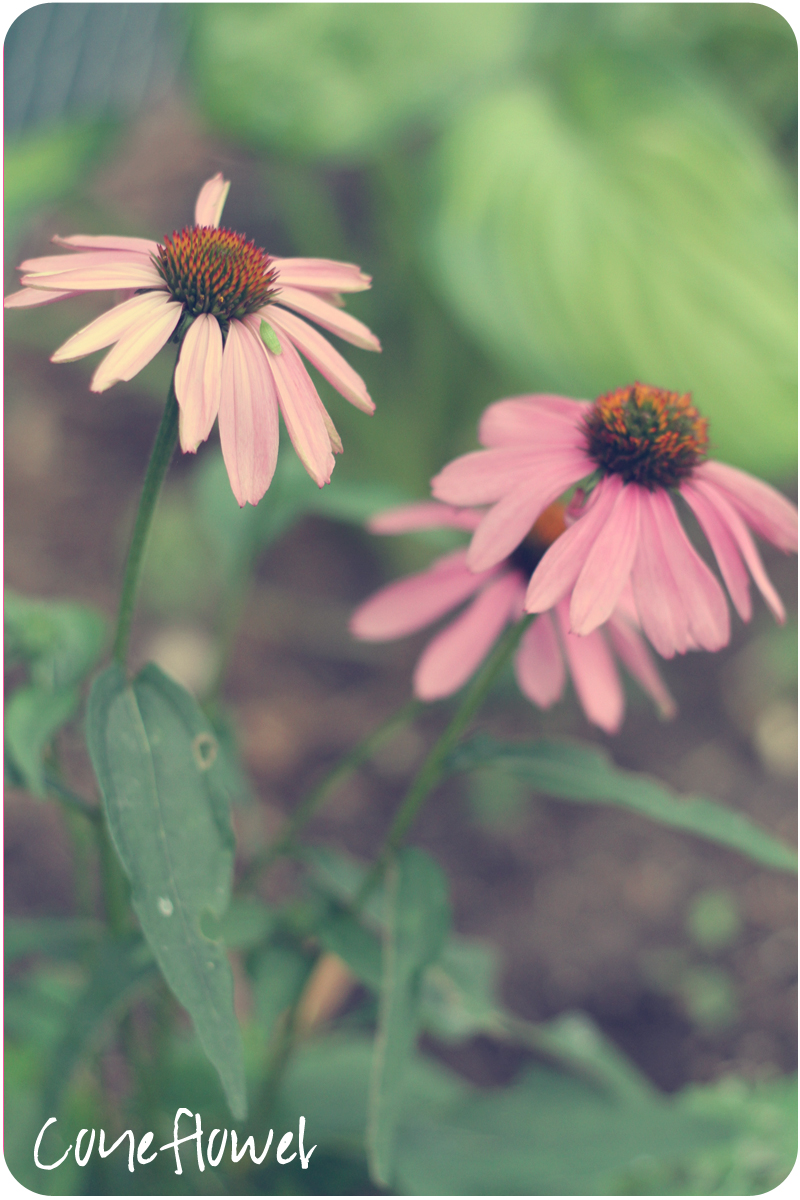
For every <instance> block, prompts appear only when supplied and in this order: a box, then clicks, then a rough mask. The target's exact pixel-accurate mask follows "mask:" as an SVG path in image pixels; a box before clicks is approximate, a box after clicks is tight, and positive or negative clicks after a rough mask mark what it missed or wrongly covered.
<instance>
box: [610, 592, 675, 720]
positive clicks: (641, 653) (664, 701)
mask: <svg viewBox="0 0 800 1200" xmlns="http://www.w3.org/2000/svg"><path fill="white" fill-rule="evenodd" d="M606 628H607V629H608V632H609V634H610V636H611V644H612V645H613V647H614V649H615V650H616V652H617V654H618V655H619V657H620V658H621V659H622V661H623V663H624V664H625V666H626V667H627V668H628V670H629V671H630V673H631V675H632V676H633V678H634V679H635V680H637V681H638V683H640V684H641V686H642V687H643V688H644V690H645V691H646V692H647V694H648V695H649V696H650V697H651V698H652V699H653V700H654V701H655V703H656V705H657V707H658V710H659V712H660V713H661V716H662V717H664V718H665V719H669V718H671V717H674V716H675V713H676V712H677V711H678V708H677V705H676V704H675V701H674V700H673V699H672V696H671V695H670V694H669V692H668V691H667V688H666V685H665V684H664V681H663V679H662V678H661V676H660V675H659V673H658V669H657V667H656V665H655V663H654V662H653V658H652V655H651V654H650V651H649V650H648V649H647V643H646V642H645V640H644V638H643V637H641V636H640V635H639V634H638V633H637V631H636V630H635V629H634V628H633V627H632V626H631V625H630V624H629V623H628V622H627V621H626V620H624V619H622V618H621V617H619V616H617V615H616V614H615V615H614V616H613V617H611V619H610V621H609V622H608V625H607V626H606Z"/></svg>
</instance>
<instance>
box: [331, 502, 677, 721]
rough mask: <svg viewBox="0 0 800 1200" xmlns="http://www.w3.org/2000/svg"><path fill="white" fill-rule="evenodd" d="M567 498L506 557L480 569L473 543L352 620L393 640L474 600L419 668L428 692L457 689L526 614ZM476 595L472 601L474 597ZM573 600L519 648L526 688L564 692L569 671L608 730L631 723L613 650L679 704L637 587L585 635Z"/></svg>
mask: <svg viewBox="0 0 800 1200" xmlns="http://www.w3.org/2000/svg"><path fill="white" fill-rule="evenodd" d="M480 520H481V514H480V513H479V512H476V511H475V510H473V509H458V508H452V507H448V506H447V505H444V504H437V503H436V501H429V502H425V503H421V504H412V505H405V506H403V507H401V508H397V509H390V510H389V511H388V512H385V513H380V514H379V515H378V516H376V517H373V519H372V521H371V522H370V523H369V528H370V529H371V530H372V531H373V532H375V533H404V532H407V531H411V530H419V529H429V528H434V527H437V526H438V527H446V526H449V527H452V528H456V529H464V530H469V531H471V530H474V529H475V528H476V526H478V524H479V522H480ZM566 529H567V526H566V524H565V517H564V506H563V505H561V504H552V505H550V506H549V507H548V508H547V509H545V510H544V512H542V513H541V514H540V515H539V518H538V520H537V521H536V523H535V524H534V526H533V528H532V529H531V530H530V531H529V533H528V535H527V536H526V538H525V539H524V540H523V541H522V542H521V543H520V545H519V546H517V547H516V548H515V549H514V550H513V551H512V553H511V554H510V555H509V556H508V557H507V558H506V559H505V560H504V561H502V562H500V563H495V564H493V565H492V566H490V567H489V568H487V569H486V570H485V571H479V572H475V571H471V570H470V569H469V567H468V565H467V550H466V549H463V550H456V551H454V552H453V553H450V554H446V555H445V556H444V557H443V558H439V559H438V560H437V561H436V562H434V563H432V564H431V566H430V567H428V569H427V570H425V571H422V572H420V573H418V574H416V575H410V576H408V577H407V578H406V579H402V580H399V581H398V582H397V583H390V584H389V585H388V586H387V587H384V588H382V589H381V590H380V591H378V592H376V593H375V595H374V596H371V597H370V598H369V599H368V600H365V601H364V603H363V604H361V605H360V606H359V607H358V608H357V609H356V611H355V612H354V613H353V616H352V618H351V620H350V631H351V633H353V634H354V636H355V637H357V638H361V639H363V640H364V641H376V642H382V641H390V640H392V639H394V638H399V637H404V636H405V635H406V634H410V633H414V632H416V631H417V630H419V629H424V628H425V627H426V626H428V625H430V624H432V623H433V622H434V621H437V620H439V618H441V617H444V616H445V615H447V614H449V613H451V612H453V611H454V610H456V609H458V608H460V607H461V606H462V605H464V604H467V607H466V608H465V609H464V611H463V612H461V613H460V614H459V615H458V616H456V618H455V620H453V621H452V622H451V623H450V624H448V625H447V626H446V627H445V628H444V629H443V630H441V631H440V632H439V633H437V634H436V636H435V637H434V638H433V639H432V641H430V642H429V643H428V645H427V646H426V648H425V650H424V651H423V653H422V656H421V658H420V659H419V661H418V663H417V665H416V668H415V671H414V692H415V694H416V695H417V696H418V697H419V698H420V699H421V700H439V699H442V698H443V697H445V696H450V695H452V694H453V692H456V691H458V689H459V688H460V687H461V686H462V685H463V684H464V683H466V682H467V680H468V679H469V678H470V676H471V675H473V674H474V672H475V671H476V670H477V668H478V667H479V666H480V664H481V663H482V662H483V660H484V659H485V658H486V656H487V654H488V653H489V651H490V650H491V648H492V646H493V645H494V643H495V642H496V640H497V639H498V637H499V636H500V634H501V633H502V631H503V629H504V628H505V627H506V625H507V624H508V623H509V622H515V621H518V620H520V619H521V618H522V617H523V616H524V600H525V588H526V587H527V584H528V580H529V578H530V575H531V572H532V571H533V569H534V567H535V566H536V564H537V562H538V561H539V560H540V559H541V557H542V555H543V554H544V553H545V552H546V550H547V548H548V546H550V545H555V544H557V541H558V540H559V539H560V538H561V537H564V536H566V534H565V530H566ZM467 602H468V603H467ZM568 608H569V602H568V600H563V599H562V600H560V601H559V602H558V603H557V604H555V605H554V606H553V610H552V612H543V613H542V614H541V615H540V616H538V617H537V618H536V619H535V620H534V621H533V622H532V623H531V625H530V626H529V627H528V628H527V629H526V630H525V632H524V633H523V635H522V640H521V641H520V644H519V647H518V649H517V651H516V653H515V657H514V670H515V674H516V678H517V683H518V684H519V687H520V690H521V691H522V692H523V693H524V694H525V695H526V696H527V697H528V699H529V700H532V701H533V703H534V704H536V705H538V707H539V708H549V707H550V706H551V705H552V704H554V703H555V702H556V701H557V700H558V699H559V698H560V697H561V695H562V693H563V691H564V685H565V683H566V679H567V673H568V672H569V674H570V675H571V676H572V682H573V684H574V687H575V691H576V693H577V695H578V699H579V700H580V702H581V705H582V707H583V710H584V712H585V714H586V716H587V718H588V719H589V720H590V721H591V722H593V724H595V725H599V726H600V728H601V729H604V730H605V731H606V732H607V733H616V732H617V730H618V729H619V727H620V725H621V724H622V718H623V716H624V711H625V696H624V692H623V689H622V684H621V682H620V678H619V674H618V671H617V666H616V663H615V661H614V654H613V653H612V650H613V651H615V652H616V655H617V656H618V657H619V658H620V660H621V661H622V662H623V663H624V664H625V666H626V667H627V669H628V670H629V671H630V673H631V674H632V675H633V676H634V678H635V679H637V680H638V682H639V683H640V684H641V686H642V687H643V688H644V690H645V691H646V692H647V693H648V694H649V695H650V696H651V697H652V699H653V700H654V701H655V703H656V704H657V706H658V708H659V710H660V712H661V714H662V716H664V717H671V716H672V715H673V714H674V712H675V704H674V701H673V700H672V697H671V696H670V694H669V692H668V691H667V689H666V687H665V686H664V683H663V682H662V680H661V677H660V676H659V674H658V671H657V669H656V667H655V665H654V663H653V660H652V658H651V656H650V653H649V651H648V648H647V646H646V644H645V642H644V639H643V638H642V637H641V636H640V635H639V633H638V631H637V621H636V613H635V611H634V610H633V606H632V602H631V600H630V597H629V596H627V595H625V594H623V595H622V596H621V598H620V603H619V605H618V606H617V609H616V610H615V611H614V612H613V613H612V614H611V615H610V617H609V619H608V621H607V622H606V623H605V625H604V627H603V628H602V629H597V630H595V631H593V632H592V633H590V634H589V635H588V636H586V637H577V636H576V635H575V634H574V633H570V631H569V617H568Z"/></svg>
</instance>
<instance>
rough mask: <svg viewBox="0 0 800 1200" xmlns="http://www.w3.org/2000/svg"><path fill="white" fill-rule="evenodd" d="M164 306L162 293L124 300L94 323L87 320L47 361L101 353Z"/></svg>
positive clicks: (150, 293)
mask: <svg viewBox="0 0 800 1200" xmlns="http://www.w3.org/2000/svg"><path fill="white" fill-rule="evenodd" d="M167 303H168V301H167V296H166V294H165V293H164V292H145V293H144V294H143V295H140V296H134V297H133V298H132V299H130V300H124V301H123V302H122V303H121V304H117V305H115V306H114V308H110V309H109V310H108V312H104V313H102V314H101V316H99V317H96V318H95V320H94V321H90V322H89V324H88V325H84V327H83V329H79V330H78V332H77V333H73V335H72V337H71V338H68V339H67V341H66V342H64V344H63V346H59V348H58V350H56V351H55V352H54V353H53V354H51V355H50V361H51V362H55V363H62V362H74V361H75V359H76V358H83V357H84V355H86V354H92V353H93V352H94V351H95V350H102V349H103V348H104V347H105V346H110V345H111V344H112V343H113V342H118V341H119V339H120V338H121V337H124V336H125V334H126V333H128V332H129V331H130V330H132V329H134V328H135V327H136V326H138V325H140V324H142V323H143V322H145V323H147V322H148V321H149V320H150V319H151V318H153V317H155V316H157V315H158V314H160V312H161V310H162V309H163V308H164V306H165V305H166V304H167ZM176 324H177V322H176Z"/></svg>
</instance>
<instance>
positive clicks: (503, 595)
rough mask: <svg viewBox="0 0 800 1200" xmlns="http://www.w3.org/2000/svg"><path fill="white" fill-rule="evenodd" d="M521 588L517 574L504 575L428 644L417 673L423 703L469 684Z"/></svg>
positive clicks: (415, 677) (498, 632)
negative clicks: (467, 682) (468, 681)
mask: <svg viewBox="0 0 800 1200" xmlns="http://www.w3.org/2000/svg"><path fill="white" fill-rule="evenodd" d="M520 586H521V585H520V582H519V576H518V575H517V574H516V573H515V572H514V573H511V574H509V575H501V576H500V578H499V579H496V580H494V581H493V582H492V583H490V584H489V585H488V587H486V588H485V589H484V590H483V591H482V592H481V593H480V595H479V596H477V597H476V598H475V600H473V602H472V604H470V606H469V608H467V609H466V611H465V612H463V613H462V614H461V615H460V616H459V617H457V618H456V619H455V621H453V622H452V624H450V625H448V626H447V628H446V629H443V630H442V632H441V633H440V634H437V636H436V637H435V638H434V639H433V641H431V642H429V643H428V645H427V646H426V647H425V650H424V651H423V653H422V656H421V658H420V660H419V662H418V663H417V666H416V669H415V671H414V692H415V694H416V695H417V696H418V697H419V698H420V700H439V699H441V698H442V697H443V696H450V695H452V694H453V692H456V691H458V689H459V688H460V687H461V685H462V684H464V683H466V681H467V680H468V679H469V677H470V675H472V673H473V672H474V671H475V670H476V669H477V667H478V666H479V665H480V664H481V663H482V662H483V660H484V658H485V657H486V655H487V654H488V653H489V650H490V649H491V647H492V645H493V644H494V642H495V641H496V639H497V637H498V636H499V634H500V633H501V631H502V629H503V627H504V626H505V625H506V623H507V622H508V619H509V616H510V613H511V609H512V607H513V605H514V602H515V600H516V599H517V597H518V595H519V592H520Z"/></svg>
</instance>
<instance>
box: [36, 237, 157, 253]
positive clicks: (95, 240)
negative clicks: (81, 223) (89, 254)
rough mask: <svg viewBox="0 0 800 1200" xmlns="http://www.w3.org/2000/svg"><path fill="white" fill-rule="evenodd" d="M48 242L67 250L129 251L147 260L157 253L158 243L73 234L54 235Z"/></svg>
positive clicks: (131, 238) (136, 239)
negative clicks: (64, 235)
mask: <svg viewBox="0 0 800 1200" xmlns="http://www.w3.org/2000/svg"><path fill="white" fill-rule="evenodd" d="M50 240H51V241H52V242H55V244H56V245H57V246H66V248H67V249H69V250H131V251H133V252H134V253H135V254H144V255H146V256H147V257H148V258H150V256H151V255H153V254H156V253H158V242H153V241H151V240H150V239H149V238H138V237H113V236H111V235H110V234H99V235H96V236H94V235H91V234H86V233H73V234H71V235H70V236H69V237H59V236H58V234H55V236H54V237H52V238H51V239H50Z"/></svg>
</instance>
